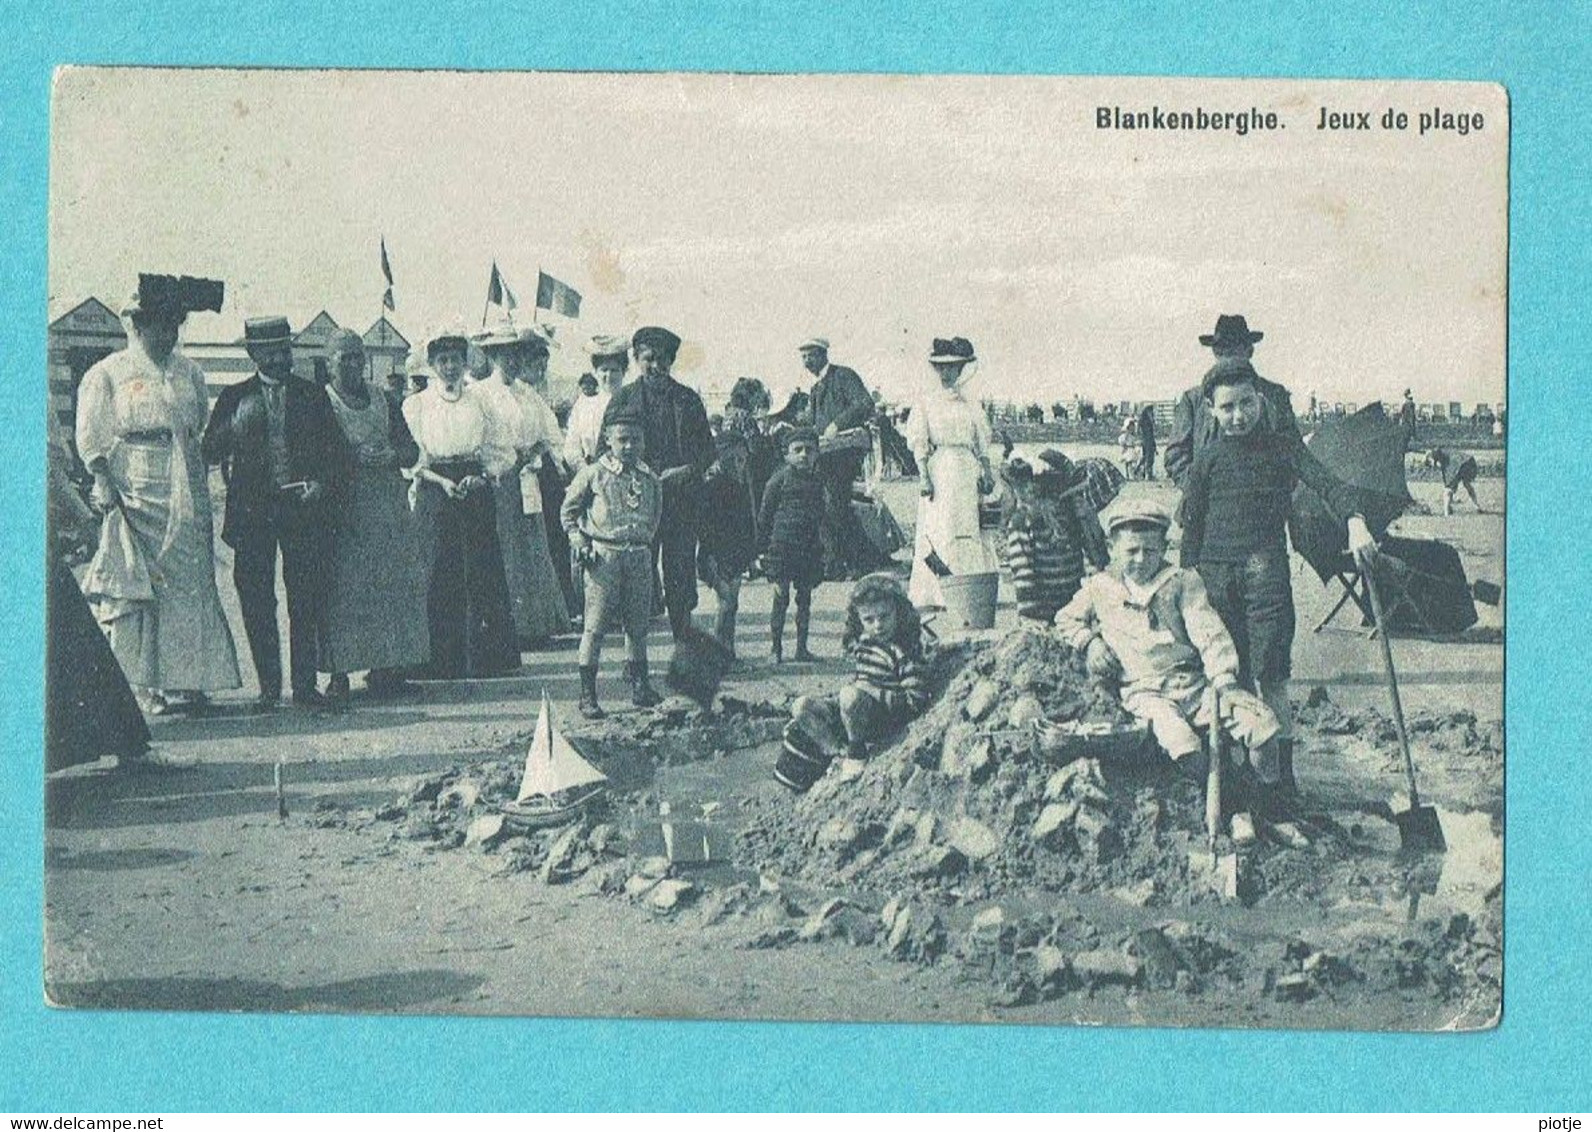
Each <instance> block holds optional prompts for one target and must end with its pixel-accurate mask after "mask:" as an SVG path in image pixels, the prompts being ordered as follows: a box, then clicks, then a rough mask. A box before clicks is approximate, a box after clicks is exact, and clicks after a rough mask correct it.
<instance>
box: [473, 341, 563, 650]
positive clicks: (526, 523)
mask: <svg viewBox="0 0 1592 1132" xmlns="http://www.w3.org/2000/svg"><path fill="white" fill-rule="evenodd" d="M532 333H533V332H530V331H527V332H524V333H523V334H522V333H518V332H516V331H514V330H513V329H512V328H506V329H504V330H501V331H493V332H490V333H488V334H486V335H484V336H482V337H479V338H477V340H476V341H477V343H478V344H479V345H480V346H481V347H482V349H483V350H484V351H485V352H486V357H487V360H488V362H489V363H490V365H491V369H490V371H489V372H488V373H487V374H486V375H485V376H483V377H481V378H480V379H479V380H478V381H476V382H475V383H474V384H473V385H472V388H474V389H476V390H478V391H479V392H480V393H481V394H482V395H483V396H484V397H486V398H488V399H489V400H490V402H491V404H492V406H493V408H494V410H495V411H496V412H497V413H498V415H499V417H500V418H501V419H502V420H503V421H504V422H506V424H507V431H506V432H505V434H504V435H505V441H506V447H507V450H506V451H505V452H504V453H503V454H502V457H501V458H500V459H499V460H497V461H496V462H497V463H499V464H502V465H506V467H505V469H504V471H503V473H502V478H501V479H500V480H498V482H497V484H496V487H495V491H496V496H495V503H496V507H497V532H498V544H499V546H500V547H501V548H502V550H503V573H504V576H505V577H506V579H507V580H508V587H509V607H510V609H511V610H512V612H513V615H514V631H515V633H516V635H517V637H518V641H519V646H520V647H521V648H522V649H536V648H541V647H542V646H544V645H545V644H546V643H547V642H548V640H549V639H550V638H552V637H556V636H558V635H560V634H562V633H567V632H569V625H570V623H569V607H568V605H567V604H566V602H565V600H564V590H563V587H562V586H561V585H560V584H559V580H558V574H557V572H556V570H555V569H554V566H553V559H552V555H551V553H550V551H549V549H548V537H547V526H546V522H545V521H544V518H543V515H542V492H541V485H540V482H539V481H538V479H537V471H538V469H539V468H540V467H541V464H542V461H543V460H545V459H551V458H552V457H551V453H553V452H555V451H557V449H558V448H561V447H562V445H563V437H562V436H561V435H560V434H559V429H558V420H557V418H555V417H554V416H553V411H552V410H551V409H549V408H548V407H547V404H546V402H544V401H543V400H542V399H541V398H540V397H538V396H537V395H536V392H535V391H534V390H533V389H531V388H530V386H528V385H526V384H525V382H524V380H523V378H524V371H525V369H526V365H527V361H528V360H529V359H528V355H530V354H532V353H534V352H535V347H538V346H539V347H541V348H542V350H543V351H545V350H546V345H545V344H544V343H543V342H542V340H541V338H540V337H533V338H531V339H527V337H526V335H530V334H532ZM542 356H543V357H545V356H546V355H545V352H544V353H543V354H542ZM555 446H557V447H555Z"/></svg>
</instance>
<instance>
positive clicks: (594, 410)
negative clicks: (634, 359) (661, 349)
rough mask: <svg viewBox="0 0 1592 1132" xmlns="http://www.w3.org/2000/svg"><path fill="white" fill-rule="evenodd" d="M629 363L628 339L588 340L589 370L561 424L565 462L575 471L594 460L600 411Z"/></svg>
mask: <svg viewBox="0 0 1592 1132" xmlns="http://www.w3.org/2000/svg"><path fill="white" fill-rule="evenodd" d="M629 364H630V339H628V338H614V337H610V336H608V335H599V336H598V337H596V338H593V339H592V340H591V372H590V373H588V374H585V375H584V376H582V377H581V379H580V395H579V396H578V397H576V398H575V401H574V403H573V404H572V405H570V407H569V422H568V423H567V424H566V425H565V427H564V463H566V464H568V465H569V466H570V467H571V468H573V469H575V470H576V471H579V470H580V469H581V468H584V467H585V466H586V465H587V464H590V463H592V462H593V461H594V460H596V459H597V454H598V452H599V451H600V450H601V449H602V442H603V414H604V413H606V412H607V411H608V402H609V401H610V400H612V399H613V395H614V391H615V390H617V389H618V388H619V387H620V386H621V385H623V384H624V383H625V369H626V368H627V367H628V366H629ZM588 379H590V381H589V382H588ZM588 388H589V390H590V391H589V392H588Z"/></svg>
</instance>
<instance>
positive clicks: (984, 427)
mask: <svg viewBox="0 0 1592 1132" xmlns="http://www.w3.org/2000/svg"><path fill="white" fill-rule="evenodd" d="M976 360H977V359H976V358H975V356H974V354H973V344H972V343H971V342H969V341H968V340H967V339H966V338H950V339H945V338H936V339H935V340H934V350H933V353H932V354H931V355H930V357H929V364H930V365H931V366H932V367H933V369H934V372H935V376H936V378H937V383H936V384H937V388H935V389H934V390H933V391H932V392H930V393H928V394H927V395H926V396H924V397H923V398H922V399H921V400H920V401H919V402H918V404H917V405H915V406H914V407H913V409H912V415H911V416H909V417H908V418H907V426H906V438H907V443H908V444H910V445H911V447H912V454H913V456H914V458H915V459H916V460H917V462H918V467H919V469H921V470H920V473H919V479H920V484H919V495H920V498H919V500H918V529H917V538H916V544H915V546H914V548H913V553H912V581H911V585H910V587H909V591H908V592H909V596H910V597H911V598H912V604H913V605H915V606H917V607H918V608H919V609H934V608H940V607H943V606H944V604H945V601H944V598H943V597H942V595H941V592H940V575H941V574H942V573H945V572H947V571H948V572H949V573H951V574H985V573H991V572H994V571H996V570H998V569H1000V559H999V557H998V551H997V547H996V545H995V540H994V537H993V535H991V534H990V533H987V532H984V531H982V530H980V527H979V517H978V511H979V500H980V499H981V498H982V496H983V495H984V494H985V493H987V492H988V491H991V490H993V488H994V483H995V481H994V472H993V470H992V468H991V465H990V449H991V440H990V428H989V420H988V418H986V417H985V415H984V409H983V407H982V406H980V405H979V404H978V403H977V402H976V401H970V400H968V398H967V397H965V396H964V395H963V393H962V388H963V386H964V385H965V384H966V383H967V380H968V379H969V378H971V376H972V371H971V370H970V369H969V366H970V365H971V364H972V363H973V362H974V361H976Z"/></svg>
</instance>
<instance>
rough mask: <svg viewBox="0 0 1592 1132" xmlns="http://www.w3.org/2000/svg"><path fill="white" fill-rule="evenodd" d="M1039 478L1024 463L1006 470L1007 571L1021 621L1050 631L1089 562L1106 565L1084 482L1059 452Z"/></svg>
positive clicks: (1049, 458) (1049, 459)
mask: <svg viewBox="0 0 1592 1132" xmlns="http://www.w3.org/2000/svg"><path fill="white" fill-rule="evenodd" d="M1043 459H1045V461H1046V465H1047V468H1046V470H1045V471H1043V472H1040V473H1038V474H1035V472H1034V471H1033V470H1032V469H1031V468H1030V467H1029V465H1028V464H1027V463H1026V462H1024V461H1022V460H1013V461H1011V462H1010V463H1009V464H1008V465H1007V467H1006V481H1007V483H1008V484H1010V485H1011V489H1012V494H1013V495H1014V496H1015V497H1016V502H1015V504H1014V505H1013V507H1012V511H1011V514H1010V515H1009V516H1008V517H1007V520H1006V566H1007V568H1008V569H1009V570H1010V571H1011V573H1012V583H1013V586H1014V588H1015V589H1016V591H1017V613H1018V616H1020V617H1023V618H1025V619H1028V620H1031V621H1038V622H1040V623H1042V624H1045V625H1049V624H1050V623H1051V620H1052V619H1053V618H1054V617H1055V616H1056V613H1057V611H1058V610H1060V609H1061V608H1062V607H1063V606H1065V605H1066V604H1067V603H1068V602H1069V601H1071V600H1072V595H1073V594H1075V593H1077V592H1078V587H1079V586H1080V585H1081V584H1082V582H1083V577H1084V564H1085V561H1087V562H1088V563H1089V565H1091V566H1093V567H1094V568H1095V569H1097V570H1100V569H1104V568H1105V565H1106V562H1107V554H1106V547H1105V534H1104V532H1102V531H1101V530H1100V519H1099V517H1098V515H1096V513H1095V510H1094V508H1093V507H1092V506H1090V504H1089V501H1088V499H1087V498H1086V496H1085V493H1084V487H1085V484H1084V482H1083V476H1082V475H1081V474H1079V473H1078V472H1077V470H1076V469H1075V467H1074V465H1073V464H1072V462H1071V461H1069V460H1067V458H1066V457H1065V456H1063V455H1061V453H1059V452H1046V453H1045V456H1044V457H1043Z"/></svg>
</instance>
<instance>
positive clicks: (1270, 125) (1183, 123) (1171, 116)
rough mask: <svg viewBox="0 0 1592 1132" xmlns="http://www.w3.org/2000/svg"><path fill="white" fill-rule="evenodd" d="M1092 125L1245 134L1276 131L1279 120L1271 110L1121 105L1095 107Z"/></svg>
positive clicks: (1121, 128) (1104, 128) (1122, 128)
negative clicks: (1140, 108)
mask: <svg viewBox="0 0 1592 1132" xmlns="http://www.w3.org/2000/svg"><path fill="white" fill-rule="evenodd" d="M1095 128H1096V129H1099V130H1191V131H1199V130H1220V131H1223V132H1226V131H1229V130H1230V131H1232V132H1233V133H1235V134H1240V135H1242V134H1247V133H1249V132H1250V131H1251V130H1280V129H1282V128H1283V125H1282V122H1281V121H1279V120H1278V118H1277V112H1276V111H1275V110H1261V109H1259V108H1257V107H1253V106H1251V107H1250V108H1249V109H1248V110H1207V109H1205V108H1204V107H1203V106H1200V107H1196V108H1195V109H1193V110H1165V109H1162V108H1161V107H1159V106H1152V107H1150V108H1149V109H1148V110H1129V109H1127V108H1126V107H1122V106H1097V107H1095Z"/></svg>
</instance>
